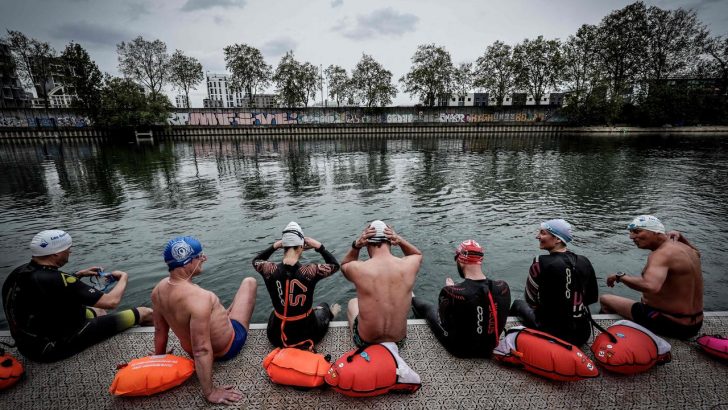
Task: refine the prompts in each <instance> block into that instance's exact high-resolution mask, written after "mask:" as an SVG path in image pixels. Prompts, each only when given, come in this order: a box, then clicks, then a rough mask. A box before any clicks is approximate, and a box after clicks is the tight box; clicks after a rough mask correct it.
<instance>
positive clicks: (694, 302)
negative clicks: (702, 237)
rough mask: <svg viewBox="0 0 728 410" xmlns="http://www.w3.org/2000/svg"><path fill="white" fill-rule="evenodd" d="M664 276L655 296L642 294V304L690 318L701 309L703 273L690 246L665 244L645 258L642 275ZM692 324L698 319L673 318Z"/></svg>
mask: <svg viewBox="0 0 728 410" xmlns="http://www.w3.org/2000/svg"><path fill="white" fill-rule="evenodd" d="M650 274H657V275H662V274H664V275H665V277H664V282H663V284H662V287H661V288H660V289H659V290H658V291H657V292H655V293H643V295H642V301H643V302H644V303H646V304H648V305H650V306H653V307H655V308H657V309H660V310H663V311H665V312H667V313H668V314H669V313H676V314H681V315H693V314H696V313H698V312H702V310H703V271H702V267H701V263H700V255H699V254H698V253H697V252H696V251H695V250H694V249H693V248H691V247H689V246H687V245H685V244H683V243H680V242H675V241H667V242H666V243H664V244H663V245H662V246H660V247H659V248H658V249H656V250H655V251H653V252H652V253H651V254H650V256H649V257H648V259H647V265H646V266H645V269H644V271H643V276H644V275H650ZM675 320H676V321H678V322H680V323H685V324H692V323H695V322H696V321H699V320H702V316H700V317H696V318H693V319H692V320H691V319H690V318H675Z"/></svg>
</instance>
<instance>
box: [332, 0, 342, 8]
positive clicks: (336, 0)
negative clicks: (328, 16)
mask: <svg viewBox="0 0 728 410" xmlns="http://www.w3.org/2000/svg"><path fill="white" fill-rule="evenodd" d="M342 4H344V0H333V1H332V2H331V7H332V8H333V7H339V6H341V5H342Z"/></svg>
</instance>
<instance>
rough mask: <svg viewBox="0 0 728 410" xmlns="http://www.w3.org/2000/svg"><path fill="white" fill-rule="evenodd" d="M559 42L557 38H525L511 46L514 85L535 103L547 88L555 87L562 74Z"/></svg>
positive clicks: (538, 101)
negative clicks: (531, 97) (530, 96)
mask: <svg viewBox="0 0 728 410" xmlns="http://www.w3.org/2000/svg"><path fill="white" fill-rule="evenodd" d="M560 46H561V44H560V43H559V41H558V40H544V39H543V36H538V37H537V38H536V39H535V40H529V39H525V40H523V42H521V43H519V44H517V45H516V46H515V47H514V48H513V72H514V74H515V83H516V86H517V87H518V88H520V89H523V90H526V91H528V93H529V94H530V95H532V96H533V98H534V100H535V101H536V104H537V105H538V104H540V103H541V98H542V97H543V95H544V94H545V93H546V90H547V89H553V88H556V86H557V84H558V82H559V81H558V80H559V77H560V76H561V74H562V65H563V64H562V59H561V50H560Z"/></svg>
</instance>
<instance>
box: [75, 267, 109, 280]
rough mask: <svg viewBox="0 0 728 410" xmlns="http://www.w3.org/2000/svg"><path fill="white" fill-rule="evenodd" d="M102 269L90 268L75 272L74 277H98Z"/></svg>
mask: <svg viewBox="0 0 728 410" xmlns="http://www.w3.org/2000/svg"><path fill="white" fill-rule="evenodd" d="M103 269H104V268H102V267H101V266H92V267H90V268H87V269H83V270H80V271H78V272H76V276H77V277H79V278H82V277H84V276H99V272H101V271H102V270H103Z"/></svg>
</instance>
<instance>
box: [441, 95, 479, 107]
mask: <svg viewBox="0 0 728 410" xmlns="http://www.w3.org/2000/svg"><path fill="white" fill-rule="evenodd" d="M437 105H438V106H439V107H483V106H486V105H488V94H487V93H467V94H450V97H449V98H448V99H447V103H445V102H444V101H443V100H442V99H440V98H438V101H437Z"/></svg>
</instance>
